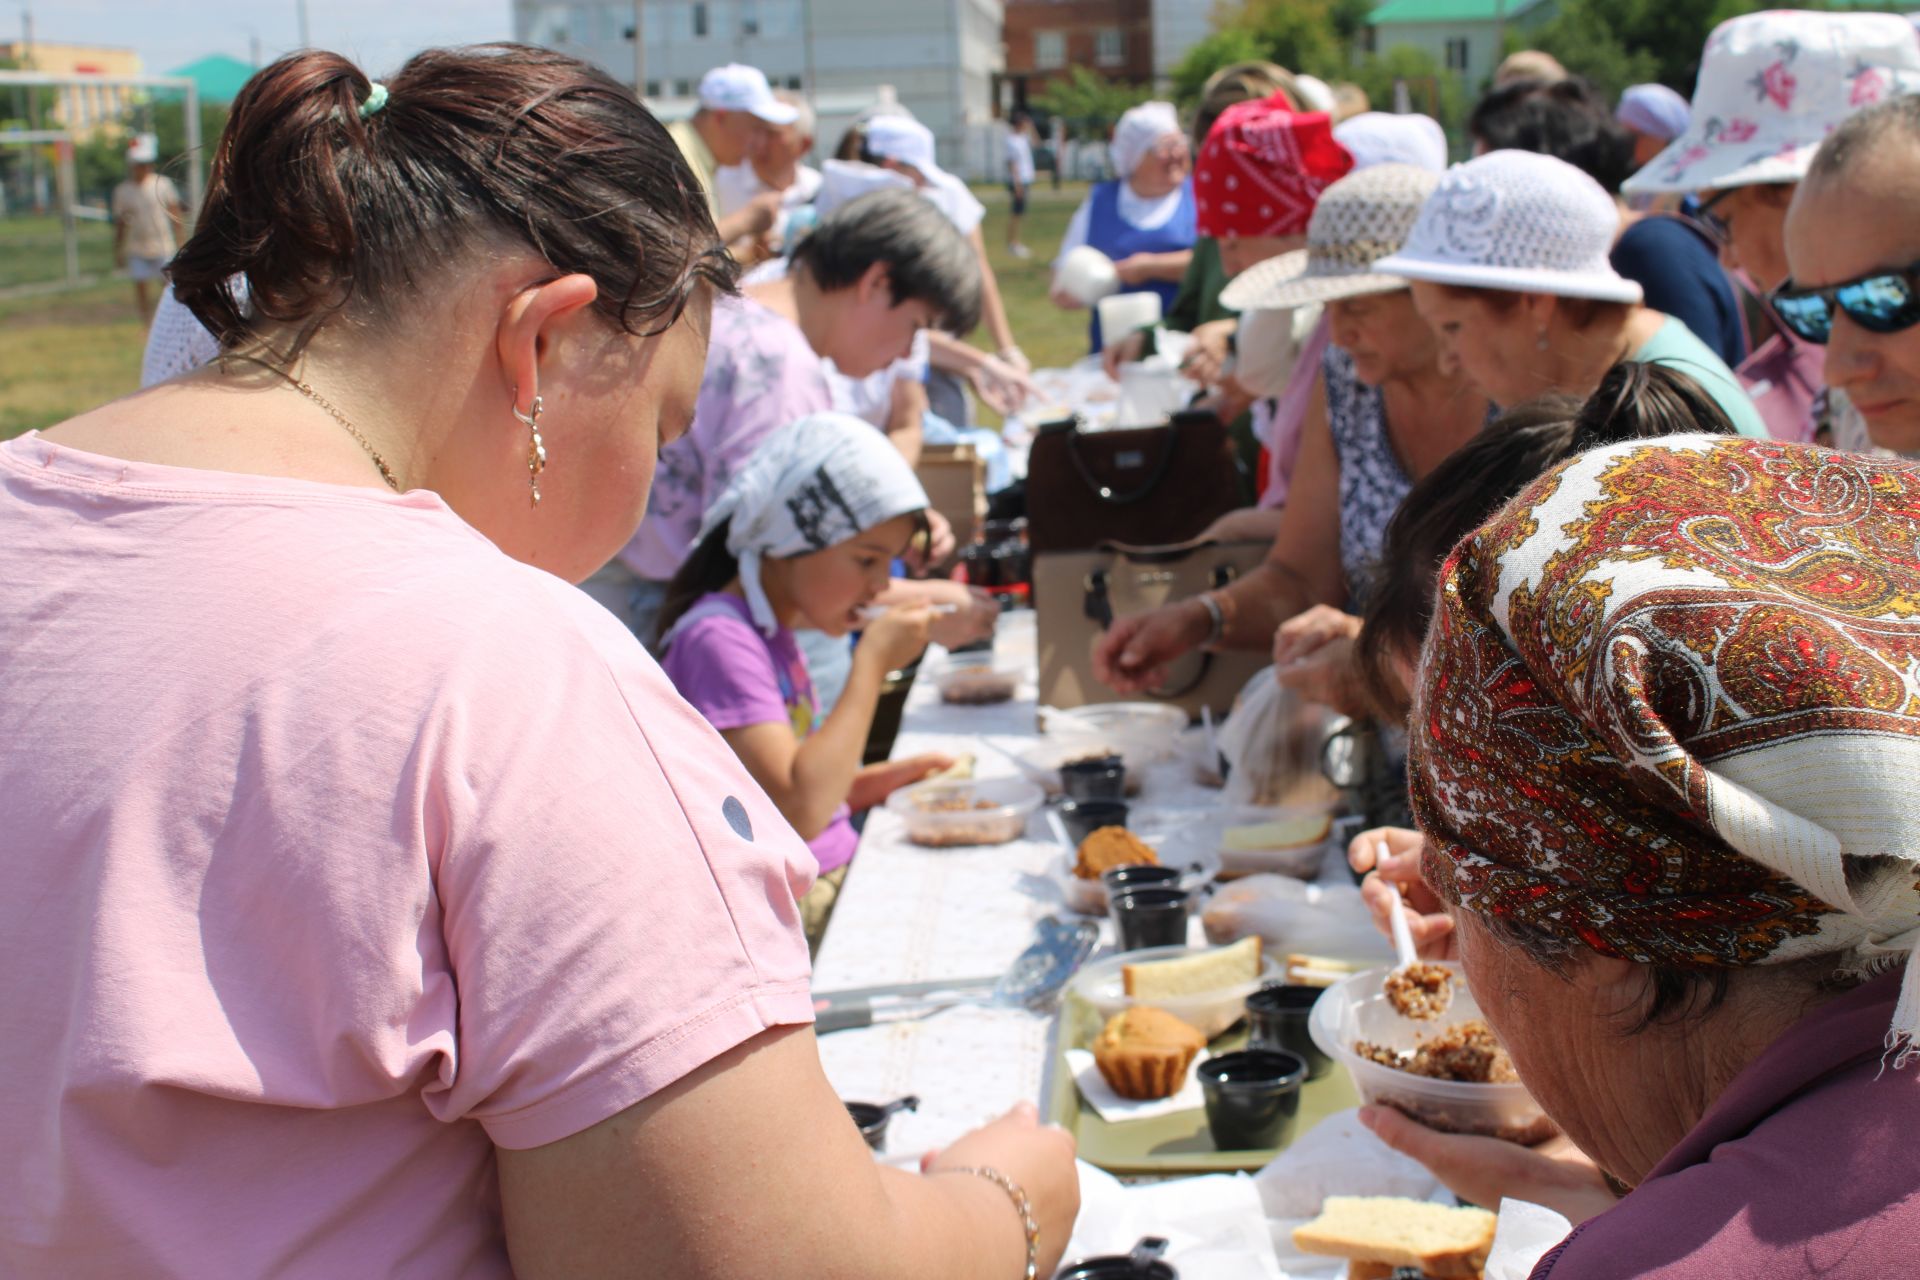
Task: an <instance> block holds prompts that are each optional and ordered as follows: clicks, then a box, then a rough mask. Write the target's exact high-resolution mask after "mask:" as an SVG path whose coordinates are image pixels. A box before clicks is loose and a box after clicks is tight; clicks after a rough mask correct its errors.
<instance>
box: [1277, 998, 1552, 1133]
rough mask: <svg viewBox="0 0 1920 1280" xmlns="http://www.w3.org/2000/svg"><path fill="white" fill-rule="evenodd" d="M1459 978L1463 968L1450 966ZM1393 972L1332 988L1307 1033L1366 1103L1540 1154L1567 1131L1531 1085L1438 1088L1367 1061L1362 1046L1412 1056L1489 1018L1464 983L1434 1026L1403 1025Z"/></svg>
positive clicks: (1449, 1083) (1453, 1083) (1439, 1083)
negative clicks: (1424, 1042) (1391, 986)
mask: <svg viewBox="0 0 1920 1280" xmlns="http://www.w3.org/2000/svg"><path fill="white" fill-rule="evenodd" d="M1446 967H1447V968H1448V969H1452V970H1453V971H1454V972H1456V973H1458V971H1459V970H1458V967H1457V966H1454V965H1447V966H1446ZM1390 971H1391V970H1389V969H1386V968H1381V969H1369V970H1367V971H1366V972H1365V973H1358V974H1355V975H1354V976H1353V977H1351V978H1348V979H1346V980H1345V981H1343V982H1337V983H1335V984H1334V985H1333V986H1331V987H1328V988H1327V990H1326V993H1325V994H1323V995H1322V996H1321V997H1320V999H1319V1001H1318V1002H1317V1003H1316V1004H1315V1005H1314V1006H1313V1013H1312V1015H1311V1016H1309V1018H1308V1019H1307V1032H1308V1034H1310V1035H1311V1036H1312V1037H1313V1042H1314V1043H1315V1044H1317V1045H1319V1046H1320V1049H1321V1051H1322V1052H1324V1053H1325V1054H1326V1055H1327V1056H1328V1057H1330V1058H1332V1059H1333V1060H1334V1061H1335V1062H1338V1063H1339V1064H1340V1065H1341V1066H1343V1067H1345V1068H1346V1069H1347V1074H1348V1075H1350V1076H1352V1077H1353V1085H1354V1088H1355V1089H1357V1090H1358V1091H1359V1093H1360V1100H1361V1101H1362V1102H1364V1103H1379V1104H1381V1105H1383V1106H1389V1107H1394V1108H1397V1109H1398V1110H1400V1111H1403V1112H1405V1113H1406V1114H1407V1115H1409V1116H1412V1117H1413V1118H1414V1119H1415V1120H1418V1121H1419V1122H1420V1123H1421V1124H1424V1125H1426V1126H1427V1127H1428V1128H1432V1129H1438V1130H1440V1131H1441V1132H1442V1133H1472V1134H1479V1135H1481V1136H1483V1137H1488V1138H1504V1139H1506V1140H1507V1141H1509V1142H1517V1143H1520V1144H1521V1145H1523V1146H1532V1145H1533V1144H1535V1143H1537V1142H1543V1141H1545V1140H1546V1139H1548V1138H1550V1137H1552V1136H1553V1135H1554V1134H1555V1133H1558V1132H1559V1129H1558V1127H1557V1126H1555V1124H1554V1123H1553V1121H1551V1120H1549V1119H1548V1118H1547V1115H1546V1113H1545V1112H1544V1111H1542V1110H1541V1109H1540V1104H1539V1103H1537V1102H1535V1101H1534V1100H1533V1096H1532V1095H1531V1094H1529V1093H1528V1092H1527V1087H1526V1086H1525V1085H1523V1084H1470V1083H1467V1082H1465V1081H1459V1080H1431V1079H1428V1078H1427V1077H1425V1076H1416V1075H1412V1074H1410V1073H1408V1072H1405V1071H1397V1070H1395V1069H1394V1068H1392V1067H1385V1066H1381V1065H1380V1064H1379V1063H1377V1062H1372V1061H1369V1060H1368V1059H1366V1058H1362V1057H1361V1056H1360V1055H1359V1054H1357V1053H1355V1052H1354V1050H1353V1044H1354V1041H1356V1040H1366V1041H1370V1042H1371V1043H1373V1044H1377V1045H1382V1046H1385V1047H1386V1048H1389V1049H1411V1048H1413V1047H1414V1046H1415V1045H1416V1044H1418V1043H1419V1041H1420V1038H1421V1037H1422V1036H1431V1035H1433V1034H1434V1033H1435V1032H1437V1031H1440V1030H1443V1029H1445V1028H1447V1027H1452V1026H1457V1025H1459V1024H1460V1023H1462V1022H1470V1021H1473V1020H1475V1019H1478V1018H1481V1013H1480V1006H1479V1005H1478V1004H1476V1003H1475V1002H1474V999H1473V994H1472V993H1471V992H1470V991H1468V990H1467V987H1466V984H1465V983H1457V984H1455V987H1454V992H1453V1003H1452V1004H1451V1005H1450V1006H1448V1008H1447V1011H1446V1013H1444V1014H1442V1015H1441V1016H1440V1017H1438V1018H1435V1019H1433V1020H1432V1021H1431V1022H1414V1021H1412V1020H1411V1019H1408V1018H1403V1017H1401V1016H1400V1014H1398V1013H1396V1012H1395V1011H1394V1008H1393V1006H1392V1005H1390V1004H1389V1003H1387V996H1386V992H1385V991H1384V990H1383V989H1382V987H1381V983H1382V982H1383V981H1384V980H1385V979H1386V976H1387V974H1388V973H1389V972H1390Z"/></svg>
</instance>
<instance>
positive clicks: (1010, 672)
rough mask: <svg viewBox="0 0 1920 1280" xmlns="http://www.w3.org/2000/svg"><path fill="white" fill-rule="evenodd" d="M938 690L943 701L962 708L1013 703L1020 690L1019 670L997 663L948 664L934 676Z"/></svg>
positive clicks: (955, 662)
mask: <svg viewBox="0 0 1920 1280" xmlns="http://www.w3.org/2000/svg"><path fill="white" fill-rule="evenodd" d="M933 685H934V688H936V689H938V690H940V701H942V702H950V703H952V704H953V705H955V706H961V707H985V706H992V705H993V704H994V703H998V702H1011V701H1012V700H1013V697H1014V695H1015V694H1017V693H1018V692H1019V691H1020V672H1019V669H1018V668H1016V667H1014V666H1013V665H1011V664H1002V663H994V662H959V661H954V662H950V663H948V664H947V665H946V666H945V667H943V668H941V669H940V670H939V671H937V672H935V673H934V676H933Z"/></svg>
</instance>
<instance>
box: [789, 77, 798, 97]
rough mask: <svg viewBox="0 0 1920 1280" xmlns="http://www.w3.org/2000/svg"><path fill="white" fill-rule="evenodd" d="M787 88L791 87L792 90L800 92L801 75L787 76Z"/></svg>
mask: <svg viewBox="0 0 1920 1280" xmlns="http://www.w3.org/2000/svg"><path fill="white" fill-rule="evenodd" d="M787 88H789V89H791V90H793V91H794V92H795V93H798V92H800V77H799V76H788V77H787Z"/></svg>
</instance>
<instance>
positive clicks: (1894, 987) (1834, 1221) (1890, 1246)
mask: <svg viewBox="0 0 1920 1280" xmlns="http://www.w3.org/2000/svg"><path fill="white" fill-rule="evenodd" d="M1901 972H1902V971H1896V972H1893V973H1887V974H1882V975H1881V976H1879V977H1877V978H1875V979H1873V980H1872V981H1871V982H1868V983H1866V984H1864V985H1862V986H1860V987H1858V988H1856V989H1855V990H1853V991H1849V992H1847V993H1846V994H1845V995H1843V996H1839V997H1836V998H1835V999H1833V1000H1832V1001H1830V1002H1828V1003H1827V1004H1825V1005H1822V1006H1821V1007H1820V1008H1818V1009H1816V1010H1814V1011H1813V1012H1812V1013H1810V1014H1808V1015H1807V1016H1806V1017H1804V1018H1802V1019H1801V1020H1800V1021H1799V1022H1797V1023H1795V1024H1794V1025H1793V1027H1792V1028H1790V1029H1789V1030H1788V1031H1787V1033H1786V1034H1785V1035H1783V1036H1781V1037H1780V1038H1779V1039H1778V1040H1775V1041H1774V1042H1773V1043H1772V1044H1770V1045H1768V1046H1767V1048H1766V1049H1765V1050H1764V1051H1762V1053H1761V1054H1760V1056H1759V1057H1758V1058H1756V1059H1754V1060H1753V1062H1751V1063H1749V1064H1748V1066H1747V1068H1746V1070H1744V1071H1742V1072H1741V1073H1740V1074H1739V1075H1738V1076H1736V1077H1735V1078H1734V1081H1733V1083H1732V1084H1730V1085H1728V1086H1727V1088H1726V1091H1725V1092H1723V1093H1722V1094H1721V1095H1720V1096H1719V1097H1718V1098H1716V1099H1715V1100H1714V1102H1713V1105H1712V1106H1711V1107H1709V1108H1708V1109H1707V1114H1706V1115H1705V1116H1703V1117H1701V1120H1700V1123H1699V1124H1697V1125H1695V1126H1694V1127H1693V1132H1691V1133H1689V1134H1688V1135H1687V1136H1686V1137H1685V1138H1684V1139H1682V1140H1681V1142H1680V1145H1679V1146H1677V1147H1675V1148H1674V1149H1673V1150H1672V1151H1670V1152H1668V1153H1667V1157H1666V1159H1664V1160H1662V1161H1661V1162H1660V1164H1659V1166H1658V1167H1656V1168H1655V1169H1654V1171H1653V1172H1652V1173H1651V1174H1650V1175H1648V1177H1647V1180H1646V1181H1645V1182H1643V1183H1642V1184H1641V1185H1640V1186H1639V1187H1637V1188H1635V1190H1634V1192H1633V1194H1631V1195H1629V1196H1628V1197H1627V1198H1626V1199H1624V1200H1622V1201H1621V1202H1620V1203H1619V1205H1617V1206H1616V1207H1614V1208H1612V1209H1609V1210H1608V1211H1607V1212H1605V1213H1603V1214H1601V1215H1600V1216H1599V1217H1597V1218H1594V1219H1592V1220H1591V1221H1588V1222H1586V1223H1584V1224H1583V1225H1581V1226H1580V1227H1578V1228H1577V1229H1575V1231H1574V1232H1573V1234H1572V1235H1570V1236H1568V1237H1567V1239H1566V1241H1565V1242H1564V1243H1562V1244H1560V1245H1558V1246H1556V1248H1555V1249H1554V1250H1553V1251H1551V1252H1549V1253H1548V1254H1547V1256H1546V1257H1544V1258H1542V1259H1541V1260H1540V1265H1539V1266H1538V1267H1536V1268H1535V1269H1534V1272H1533V1280H1629V1278H1630V1277H1631V1280H1747V1278H1748V1277H1754V1278H1756V1280H1757V1278H1758V1277H1762V1276H1764V1277H1766V1278H1767V1280H1811V1278H1812V1277H1816V1276H1817V1277H1819V1280H1890V1278H1891V1277H1893V1276H1910V1275H1914V1274H1916V1263H1915V1260H1916V1259H1920V1172H1916V1165H1915V1163H1914V1153H1915V1152H1916V1151H1920V1066H1908V1067H1906V1068H1905V1069H1904V1070H1900V1071H1895V1070H1893V1069H1892V1067H1890V1066H1889V1067H1886V1068H1885V1069H1884V1070H1883V1069H1882V1063H1881V1054H1882V1044H1881V1041H1882V1039H1883V1037H1885V1035H1886V1033H1887V1024H1888V1022H1889V1021H1890V1020H1891V1018H1892V1016H1893V1006H1894V1002H1895V1001H1896V1000H1897V999H1898V998H1899V995H1900V977H1901Z"/></svg>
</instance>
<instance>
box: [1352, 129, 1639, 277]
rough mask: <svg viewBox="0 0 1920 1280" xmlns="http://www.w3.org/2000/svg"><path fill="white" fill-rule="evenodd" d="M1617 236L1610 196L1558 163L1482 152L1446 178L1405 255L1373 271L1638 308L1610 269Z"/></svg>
mask: <svg viewBox="0 0 1920 1280" xmlns="http://www.w3.org/2000/svg"><path fill="white" fill-rule="evenodd" d="M1619 232H1620V208H1619V206H1618V205H1616V204H1615V203H1614V201H1613V197H1612V196H1610V195H1608V194H1607V193H1606V190H1605V188H1603V187H1602V186H1601V185H1600V184H1599V183H1597V182H1595V181H1594V180H1593V179H1592V178H1590V177H1588V176H1587V175H1586V174H1584V173H1582V172H1581V171H1580V170H1578V169H1576V168H1574V167H1573V166H1572V165H1570V164H1568V163H1567V162H1566V161H1565V160H1557V159H1555V158H1554V157H1552V156H1545V155H1540V154H1538V153H1536V152H1532V151H1489V152H1488V153H1487V154H1486V155H1483V156H1480V157H1478V158H1477V159H1473V160H1469V161H1467V162H1466V163H1465V164H1457V165H1455V166H1454V167H1453V168H1451V169H1449V170H1448V171H1447V174H1446V176H1445V177H1444V178H1442V179H1441V180H1440V185H1439V186H1438V187H1437V188H1435V189H1434V193H1433V194H1432V195H1431V196H1429V197H1428V198H1427V203H1426V204H1425V205H1424V206H1422V207H1421V210H1420V218H1419V220H1418V221H1417V222H1415V223H1414V224H1413V232H1412V233H1411V234H1410V235H1409V236H1408V237H1407V247H1406V248H1404V249H1402V250H1401V251H1400V252H1399V253H1396V254H1394V255H1393V256H1392V257H1390V258H1383V259H1381V260H1380V261H1379V262H1376V263H1374V264H1373V269H1374V270H1375V271H1378V272H1381V273H1383V274H1387V275H1398V276H1405V277H1407V278H1408V279H1409V280H1431V281H1433V282H1434V283H1436V284H1452V285H1460V286H1463V287H1465V288H1469V289H1511V290H1514V291H1516V292H1519V293H1550V294H1554V295H1557V296H1559V297H1563V298H1595V299H1598V300H1600V301H1602V302H1638V301H1640V299H1641V296H1642V294H1641V291H1640V286H1639V285H1637V284H1635V283H1634V282H1633V281H1631V280H1628V279H1626V278H1624V277H1623V276H1621V274H1620V273H1619V272H1618V271H1615V270H1614V269H1613V264H1612V263H1610V262H1608V261H1607V254H1608V253H1609V252H1610V251H1611V250H1612V249H1613V241H1614V237H1615V236H1616V235H1618V234H1619Z"/></svg>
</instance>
